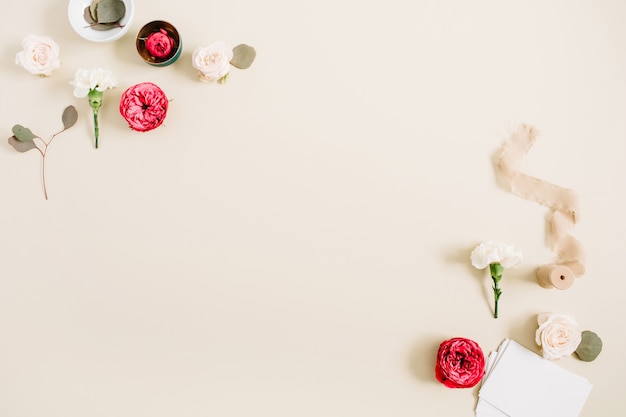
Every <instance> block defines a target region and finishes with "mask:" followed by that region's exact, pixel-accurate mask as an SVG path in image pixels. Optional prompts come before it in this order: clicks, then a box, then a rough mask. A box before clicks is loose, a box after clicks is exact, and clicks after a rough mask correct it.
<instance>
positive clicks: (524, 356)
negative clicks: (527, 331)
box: [476, 339, 592, 417]
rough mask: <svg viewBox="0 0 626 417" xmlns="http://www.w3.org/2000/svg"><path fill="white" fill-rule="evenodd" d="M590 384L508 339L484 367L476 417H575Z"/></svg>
mask: <svg viewBox="0 0 626 417" xmlns="http://www.w3.org/2000/svg"><path fill="white" fill-rule="evenodd" d="M591 388H592V385H591V384H590V383H589V381H588V380H587V379H585V378H583V377H581V376H579V375H576V374H574V373H572V372H570V371H567V370H566V369H563V368H562V367H560V366H559V365H557V364H556V363H554V362H550V361H548V360H546V359H544V358H542V357H541V356H539V355H537V354H535V353H534V352H532V351H530V350H528V349H526V348H524V347H523V346H521V345H519V344H518V343H517V342H515V341H513V340H510V339H507V340H505V342H504V343H503V344H502V345H501V346H500V349H499V350H498V352H497V353H496V354H495V356H494V357H493V358H492V356H491V355H490V356H489V358H488V364H487V373H486V374H485V377H484V378H483V383H482V386H481V388H480V392H479V394H478V396H479V401H478V404H477V406H476V416H477V417H496V416H497V417H501V416H509V417H556V416H558V417H578V416H579V415H580V412H581V411H582V408H583V406H584V404H585V402H586V401H587V398H588V397H589V393H590V392H591Z"/></svg>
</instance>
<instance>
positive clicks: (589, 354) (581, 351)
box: [576, 330, 602, 362]
mask: <svg viewBox="0 0 626 417" xmlns="http://www.w3.org/2000/svg"><path fill="white" fill-rule="evenodd" d="M601 351H602V339H600V337H599V336H598V335H597V334H595V333H594V332H592V331H591V330H585V331H584V332H583V333H582V340H581V341H580V344H579V345H578V348H576V355H577V356H578V357H579V358H580V360H581V361H584V362H591V361H592V360H594V359H595V358H597V357H598V355H599V354H600V352H601Z"/></svg>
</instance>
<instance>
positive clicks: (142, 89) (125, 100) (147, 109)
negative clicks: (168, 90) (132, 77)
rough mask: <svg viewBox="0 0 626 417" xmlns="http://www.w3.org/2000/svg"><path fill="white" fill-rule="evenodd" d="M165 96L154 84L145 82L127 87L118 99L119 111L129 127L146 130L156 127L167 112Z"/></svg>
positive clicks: (141, 130)
mask: <svg viewBox="0 0 626 417" xmlns="http://www.w3.org/2000/svg"><path fill="white" fill-rule="evenodd" d="M167 105H168V101H167V97H166V96H165V93H164V92H163V90H161V89H160V88H159V87H158V86H157V85H156V84H153V83H149V82H145V83H140V84H136V85H133V86H132V87H129V88H128V89H127V90H126V91H124V94H122V98H121V99H120V113H121V114H122V117H124V119H126V121H127V122H128V124H129V125H130V127H131V129H133V130H136V131H139V132H147V131H148V130H152V129H154V128H157V127H159V126H160V125H161V123H163V120H165V115H166V114H167Z"/></svg>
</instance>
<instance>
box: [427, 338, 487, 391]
mask: <svg viewBox="0 0 626 417" xmlns="http://www.w3.org/2000/svg"><path fill="white" fill-rule="evenodd" d="M484 374H485V356H484V355H483V351H482V350H481V348H480V346H478V343H476V342H474V341H473V340H469V339H465V338H462V337H455V338H453V339H450V340H445V341H443V342H441V344H440V345H439V351H438V352H437V364H436V365H435V376H436V377H437V380H438V381H439V382H441V383H442V384H443V385H445V386H446V387H448V388H471V387H473V386H474V385H476V384H478V382H479V381H480V380H481V379H482V377H483V375H484Z"/></svg>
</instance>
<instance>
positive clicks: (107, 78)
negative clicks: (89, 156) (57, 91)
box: [70, 68, 117, 148]
mask: <svg viewBox="0 0 626 417" xmlns="http://www.w3.org/2000/svg"><path fill="white" fill-rule="evenodd" d="M70 84H71V85H72V86H74V96H75V97H79V98H80V97H88V98H89V106H90V107H91V109H92V110H93V123H94V137H95V140H96V148H98V138H99V136H100V128H99V126H98V112H99V110H100V107H101V106H102V96H103V94H104V91H106V90H108V89H110V88H114V87H116V86H117V80H116V79H115V77H114V76H113V73H112V72H111V71H109V70H104V69H102V68H91V69H85V68H80V69H79V70H78V71H76V75H75V76H74V79H73V80H72V81H70Z"/></svg>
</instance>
